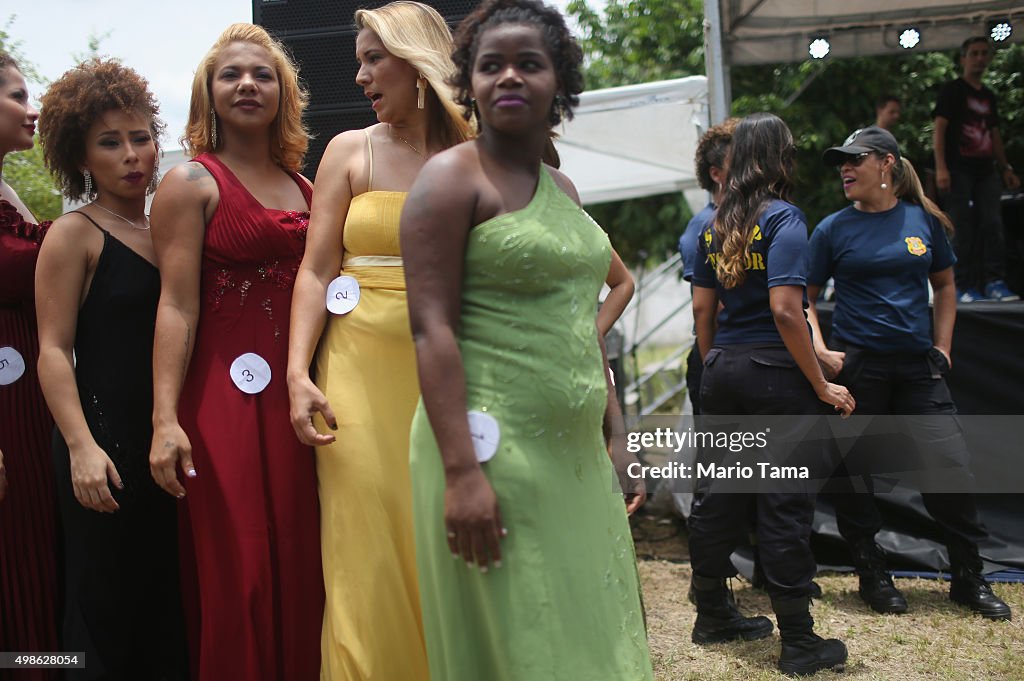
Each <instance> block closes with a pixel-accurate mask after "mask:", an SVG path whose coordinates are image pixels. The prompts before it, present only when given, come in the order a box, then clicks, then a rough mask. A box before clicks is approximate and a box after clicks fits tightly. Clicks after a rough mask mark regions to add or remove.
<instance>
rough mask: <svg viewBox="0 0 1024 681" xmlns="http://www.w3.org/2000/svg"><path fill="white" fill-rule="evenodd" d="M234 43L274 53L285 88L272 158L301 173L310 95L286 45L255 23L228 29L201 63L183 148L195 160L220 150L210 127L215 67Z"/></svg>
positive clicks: (273, 129) (274, 130)
mask: <svg viewBox="0 0 1024 681" xmlns="http://www.w3.org/2000/svg"><path fill="white" fill-rule="evenodd" d="M232 43H252V44H253V45H257V46H259V47H262V48H263V49H265V50H266V51H267V52H269V53H270V58H271V60H272V61H273V63H274V70H275V71H276V72H277V80H278V82H279V83H280V87H281V100H280V102H279V106H278V110H277V117H276V118H275V119H274V122H273V123H271V126H270V155H271V157H272V158H273V159H274V162H275V163H277V164H278V165H280V166H281V167H282V168H285V169H287V170H291V171H293V172H298V171H299V169H301V167H302V161H303V158H304V157H305V155H306V149H307V147H308V146H309V132H308V131H307V130H306V127H305V125H303V123H302V112H303V111H305V109H306V104H308V103H309V95H308V94H307V92H306V90H305V88H304V87H303V86H302V83H300V82H299V70H298V67H296V65H295V62H294V61H293V60H292V58H291V56H289V54H288V53H287V52H286V51H285V48H284V46H283V45H281V43H279V42H278V41H277V40H275V39H274V38H273V37H271V35H270V34H269V33H267V31H266V30H265V29H263V27H261V26H257V25H255V24H231V25H230V26H228V27H227V28H226V29H224V32H223V33H221V34H220V37H219V38H217V41H216V42H215V43H214V44H213V47H211V48H210V51H209V52H207V53H206V56H205V57H203V59H202V61H200V62H199V67H198V68H197V69H196V75H195V77H194V78H193V79H192V102H191V104H190V105H189V111H188V123H187V124H186V125H185V135H184V136H183V137H182V138H181V144H182V146H183V147H185V151H186V152H187V153H188V154H189V155H190V156H193V157H194V156H198V155H200V154H203V153H206V152H212V151H216V147H215V146H214V144H213V140H212V132H213V131H212V126H211V125H210V112H211V111H212V110H213V100H212V98H211V94H210V88H211V84H212V82H213V66H214V64H215V63H216V62H217V59H218V58H219V57H220V54H221V52H223V51H224V49H225V48H226V47H227V46H228V45H230V44H232Z"/></svg>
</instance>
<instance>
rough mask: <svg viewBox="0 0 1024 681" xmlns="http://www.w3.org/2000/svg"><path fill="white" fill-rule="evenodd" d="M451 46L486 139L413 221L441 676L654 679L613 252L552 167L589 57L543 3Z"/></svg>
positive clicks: (466, 26)
mask: <svg viewBox="0 0 1024 681" xmlns="http://www.w3.org/2000/svg"><path fill="white" fill-rule="evenodd" d="M455 42H456V51H455V55H454V59H455V63H456V67H457V69H458V74H457V76H456V83H455V85H456V87H457V88H458V89H459V99H460V101H461V102H462V103H463V104H464V105H466V106H467V108H469V109H472V110H474V112H475V113H476V115H477V117H478V123H479V126H480V135H479V137H478V138H477V139H475V140H473V141H470V142H466V143H464V144H461V145H458V146H456V147H453V148H452V149H450V150H448V151H445V152H442V153H439V154H437V155H436V156H434V157H433V158H432V159H430V160H429V161H428V162H427V163H426V165H425V166H424V168H423V170H422V171H421V172H420V174H419V176H418V178H417V180H416V182H415V184H414V185H413V187H412V189H411V191H410V194H409V198H408V199H407V201H406V204H405V208H404V211H403V213H402V220H401V246H402V252H403V253H404V254H405V263H406V265H405V267H406V270H405V274H406V280H407V290H408V300H409V309H410V320H411V323H412V330H413V334H414V337H415V342H416V352H417V360H418V371H419V379H420V386H421V389H422V394H423V397H422V400H421V402H420V405H419V407H418V408H417V412H416V415H415V417H414V419H413V425H412V433H411V470H412V480H413V508H414V517H415V526H416V527H415V529H416V550H417V567H418V570H419V579H420V594H421V602H422V606H423V619H424V632H425V635H426V641H427V653H428V659H429V663H430V671H431V676H432V678H435V679H445V681H470V680H472V681H478V680H479V679H488V680H490V681H518V680H520V679H522V680H524V681H525V680H529V681H535V680H537V679H549V680H556V679H565V680H573V681H575V680H578V679H586V680H587V681H605V680H607V681H612V680H614V681H623V680H630V681H632V680H649V679H651V677H652V672H651V663H650V658H649V653H648V648H647V637H646V633H645V631H644V621H643V611H642V606H641V602H640V590H639V582H638V578H637V571H636V563H635V557H634V552H633V543H632V539H631V537H630V532H629V524H628V519H627V512H631V511H632V510H634V509H635V508H637V507H639V505H640V504H641V503H642V502H643V500H644V493H643V490H642V488H641V487H633V486H631V487H629V492H630V493H629V494H627V495H626V504H625V505H624V504H623V496H622V493H621V492H620V491H619V490H618V488H617V487H616V486H615V471H614V468H613V465H612V461H610V460H609V456H608V453H607V451H608V450H607V449H606V444H605V440H604V437H603V435H602V419H605V420H606V421H607V420H609V419H608V418H607V415H609V414H611V413H613V411H614V410H615V409H616V408H617V405H616V404H615V402H614V398H613V395H614V391H611V390H609V383H608V378H607V376H608V372H607V361H606V359H605V357H604V353H603V346H602V345H601V340H600V337H599V334H598V332H597V327H596V324H595V319H596V306H597V296H598V292H599V291H600V289H601V284H602V282H604V280H605V278H606V276H607V275H608V271H609V265H610V261H611V246H610V244H609V242H608V238H607V236H606V235H605V234H604V232H603V231H602V230H601V229H600V227H598V226H597V224H596V223H594V221H593V220H591V219H590V218H589V216H587V214H586V213H585V212H583V210H582V209H581V208H580V207H579V197H578V195H577V193H576V190H575V188H574V187H573V186H572V183H571V182H569V180H568V179H567V178H566V177H565V176H564V175H562V174H561V173H559V172H558V171H557V170H554V169H552V168H549V167H546V166H544V165H543V164H542V163H541V155H542V152H543V149H544V146H545V143H546V141H547V139H548V135H549V133H550V130H551V127H552V126H553V125H554V124H556V123H558V122H559V120H561V118H562V117H564V116H569V115H571V113H572V107H573V106H574V105H575V104H576V103H577V102H578V98H577V96H576V95H577V94H578V93H579V92H580V91H581V90H582V82H583V81H582V76H581V74H580V60H581V54H580V50H579V47H578V46H577V45H576V43H575V42H574V41H573V39H572V37H571V36H570V35H569V32H568V30H567V29H566V26H565V22H564V20H563V19H562V17H561V15H560V14H559V13H558V12H557V11H556V10H553V9H551V8H548V7H545V6H544V5H542V4H540V3H539V2H537V1H536V0H489V1H487V2H484V3H483V4H482V5H481V6H480V7H479V8H478V9H477V10H476V11H475V12H474V13H473V14H471V15H470V16H469V17H467V18H466V20H465V21H464V22H463V24H462V25H461V26H460V28H459V30H458V32H457V34H456V41H455ZM467 412H468V415H467ZM619 422H620V424H621V419H620V420H619ZM619 432H621V431H619ZM613 439H615V438H613ZM615 458H616V462H617V466H616V467H618V468H619V469H620V470H622V469H624V468H625V463H626V462H625V461H624V460H623V459H622V457H619V456H616V457H615ZM453 557H454V560H453Z"/></svg>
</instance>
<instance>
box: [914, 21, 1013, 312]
mask: <svg viewBox="0 0 1024 681" xmlns="http://www.w3.org/2000/svg"><path fill="white" fill-rule="evenodd" d="M991 60H992V49H991V47H990V46H989V42H988V38H985V37H983V36H978V37H974V38H968V39H967V40H965V41H964V44H963V45H962V46H961V48H960V66H961V68H962V74H963V75H962V76H961V77H960V78H957V79H956V80H954V81H953V82H951V83H947V84H946V85H945V86H944V87H943V88H942V90H941V91H940V92H939V98H938V101H937V103H936V104H935V110H934V111H933V115H934V116H935V135H934V146H935V183H936V185H937V186H938V189H939V191H940V192H941V193H942V194H943V195H944V206H943V207H944V208H945V209H946V212H947V213H949V216H950V218H952V220H953V224H954V225H955V226H956V236H955V243H954V247H955V249H956V256H957V264H956V269H955V273H956V285H957V291H958V295H959V299H960V301H961V302H973V301H974V300H980V299H984V298H988V299H990V300H1018V299H1019V297H1018V296H1017V295H1016V294H1014V293H1013V292H1012V291H1010V289H1009V288H1008V287H1007V286H1006V284H1005V283H1004V282H1003V277H1004V271H1005V266H1004V263H1003V222H1002V216H1001V214H1000V194H1001V193H1002V185H1003V184H1004V183H1005V184H1006V186H1007V187H1008V188H1010V189H1016V188H1017V187H1019V186H1020V180H1019V179H1018V178H1017V176H1016V175H1015V174H1014V172H1013V167H1012V166H1010V164H1009V163H1008V162H1007V160H1006V151H1005V150H1004V148H1003V140H1002V137H1000V135H999V113H998V110H997V108H996V96H995V93H993V92H992V91H991V90H989V89H988V88H987V87H985V86H984V85H983V84H982V82H981V77H982V75H983V74H984V73H985V69H986V68H988V65H989V62H990V61H991ZM996 166H998V172H997V171H996ZM1000 175H1001V176H1002V180H1000ZM972 203H973V205H972Z"/></svg>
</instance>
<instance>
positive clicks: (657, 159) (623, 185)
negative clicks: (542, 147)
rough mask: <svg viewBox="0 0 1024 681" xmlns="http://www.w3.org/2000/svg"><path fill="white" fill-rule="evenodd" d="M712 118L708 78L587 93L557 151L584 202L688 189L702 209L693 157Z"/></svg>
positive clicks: (581, 98)
mask: <svg viewBox="0 0 1024 681" xmlns="http://www.w3.org/2000/svg"><path fill="white" fill-rule="evenodd" d="M707 115H708V113H707V78H705V77H704V76H691V77H689V78H678V79H675V80H664V81H658V82H654V83H643V84H640V85H627V86H625V87H616V88H608V89H605V90H595V91H593V92H585V93H583V94H582V95H581V96H580V105H579V107H578V108H577V109H576V116H575V118H573V120H572V121H569V122H568V123H566V124H565V125H564V127H563V128H562V129H560V130H559V132H560V133H561V137H560V138H559V139H558V140H557V141H556V143H555V146H556V148H557V149H558V154H559V156H561V159H562V170H563V171H564V172H565V173H566V174H567V175H568V176H569V177H570V178H571V179H572V181H573V182H574V183H575V185H576V188H577V189H578V190H579V192H580V197H581V198H582V199H583V203H603V202H606V201H619V200H622V199H632V198H638V197H642V196H649V195H651V194H661V193H668V192H677V191H685V192H686V193H687V198H688V199H691V203H692V202H693V201H696V203H697V204H698V207H699V206H700V205H703V198H704V195H703V193H702V192H701V191H700V190H699V189H698V188H697V179H696V176H695V174H694V170H693V154H694V151H695V150H696V148H697V140H698V139H699V138H700V135H701V134H702V132H703V128H704V127H705V126H706V125H707V123H706V121H707Z"/></svg>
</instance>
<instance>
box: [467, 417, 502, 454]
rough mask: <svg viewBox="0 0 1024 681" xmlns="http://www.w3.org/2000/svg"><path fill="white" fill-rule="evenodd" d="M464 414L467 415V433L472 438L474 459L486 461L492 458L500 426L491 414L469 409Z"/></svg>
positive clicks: (499, 436)
mask: <svg viewBox="0 0 1024 681" xmlns="http://www.w3.org/2000/svg"><path fill="white" fill-rule="evenodd" d="M466 415H467V416H468V417H469V434H470V436H472V438H473V451H474V452H475V453H476V460H477V461H479V462H480V463H486V462H487V461H490V460H491V459H493V458H494V455H495V453H497V451H498V442H499V440H500V439H501V428H499V427H498V422H497V421H496V420H494V417H493V416H491V415H490V414H485V413H484V412H482V411H470V412H467V414H466Z"/></svg>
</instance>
